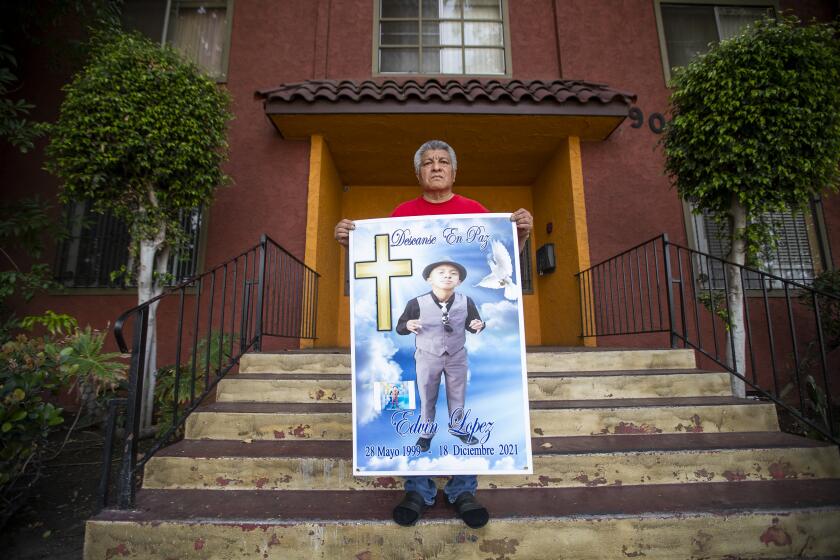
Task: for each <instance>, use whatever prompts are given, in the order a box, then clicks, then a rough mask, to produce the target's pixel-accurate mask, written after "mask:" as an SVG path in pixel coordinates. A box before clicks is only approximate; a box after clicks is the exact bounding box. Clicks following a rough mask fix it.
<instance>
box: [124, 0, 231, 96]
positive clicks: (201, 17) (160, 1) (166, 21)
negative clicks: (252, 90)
mask: <svg viewBox="0 0 840 560" xmlns="http://www.w3.org/2000/svg"><path fill="white" fill-rule="evenodd" d="M228 3H229V2H228V1H227V0H216V1H197V0H170V4H171V7H170V12H169V14H168V17H167V13H166V6H167V1H166V0H126V1H125V2H124V4H123V9H122V19H123V24H124V25H125V27H126V28H127V29H133V30H137V31H140V32H141V33H143V34H144V35H146V36H147V37H149V38H150V39H152V40H154V41H165V42H167V43H169V44H170V45H172V46H173V47H175V48H176V49H178V50H179V51H180V52H181V53H182V54H183V55H184V56H185V57H186V58H187V59H188V60H191V61H193V62H195V63H196V64H197V65H198V66H199V67H200V68H202V69H203V70H204V71H205V72H207V74H208V75H209V76H212V77H213V78H215V79H217V80H225V79H226V77H227V57H228V44H229V42H230V25H229V21H230V11H229V8H228Z"/></svg>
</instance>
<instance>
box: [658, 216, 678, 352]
mask: <svg viewBox="0 0 840 560" xmlns="http://www.w3.org/2000/svg"><path fill="white" fill-rule="evenodd" d="M668 245H669V243H668V234H667V233H663V234H662V257H663V259H664V262H665V290H666V292H667V294H668V332H669V333H670V337H671V348H676V347H677V340H678V339H677V334H676V333H675V332H674V285H673V281H674V279H673V277H672V276H671V249H670V247H669V246H668Z"/></svg>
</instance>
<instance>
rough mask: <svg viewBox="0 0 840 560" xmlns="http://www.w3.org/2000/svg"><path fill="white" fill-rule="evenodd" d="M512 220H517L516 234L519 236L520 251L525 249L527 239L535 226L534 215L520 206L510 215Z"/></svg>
mask: <svg viewBox="0 0 840 560" xmlns="http://www.w3.org/2000/svg"><path fill="white" fill-rule="evenodd" d="M510 221H511V222H516V235H517V237H518V238H519V252H520V253H521V252H522V250H523V249H525V241H527V240H528V237H530V236H531V230H532V229H533V228H534V217H533V216H531V213H530V212H528V211H527V210H525V209H524V208H520V209H519V210H517V211H516V212H514V213H513V214H511V215H510Z"/></svg>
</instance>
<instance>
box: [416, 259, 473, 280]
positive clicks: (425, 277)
mask: <svg viewBox="0 0 840 560" xmlns="http://www.w3.org/2000/svg"><path fill="white" fill-rule="evenodd" d="M442 264H448V265H450V266H454V267H455V268H457V269H458V274H459V276H460V278H459V280H460V281H461V282H463V281H464V278H466V277H467V269H466V268H464V266H463V265H461V264H459V263H456V262H455V261H450V260H442V261H437V262H433V263H432V264H430V265H428V266H427V267H426V268H424V269H423V280H428V279H429V275H430V274H431V273H432V271H433V270H434V269H436V268H437V267H439V266H440V265H442Z"/></svg>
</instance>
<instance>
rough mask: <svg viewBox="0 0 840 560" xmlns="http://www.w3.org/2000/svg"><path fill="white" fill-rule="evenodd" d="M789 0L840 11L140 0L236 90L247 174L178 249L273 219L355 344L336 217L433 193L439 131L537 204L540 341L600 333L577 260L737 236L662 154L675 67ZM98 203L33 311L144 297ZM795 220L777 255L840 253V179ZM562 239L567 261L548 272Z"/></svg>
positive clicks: (31, 189)
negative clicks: (690, 198) (835, 191)
mask: <svg viewBox="0 0 840 560" xmlns="http://www.w3.org/2000/svg"><path fill="white" fill-rule="evenodd" d="M785 10H792V11H793V12H794V13H796V14H797V15H799V16H800V17H801V18H802V19H805V20H807V19H811V18H812V17H813V18H817V19H819V20H822V21H827V20H830V19H832V18H834V17H836V16H837V15H838V13H840V7H838V3H837V2H835V1H828V0H825V1H820V0H810V1H796V2H794V1H775V0H733V1H729V0H717V1H716V2H712V1H711V0H710V1H708V2H707V1H699V0H698V1H694V0H681V1H674V2H671V1H666V0H626V1H614V0H596V1H593V0H283V1H279V0H264V1H261V0H219V1H216V2H194V1H188V0H183V1H178V0H169V1H167V0H125V6H124V12H123V18H124V22H125V24H126V26H127V27H129V28H133V29H137V30H140V31H141V32H143V33H145V34H147V35H148V36H150V37H152V38H154V39H155V40H159V41H165V42H168V43H171V44H173V45H174V46H176V47H177V48H179V49H180V50H181V51H182V52H184V54H185V55H186V56H187V57H189V58H192V59H193V60H195V61H196V62H197V63H198V64H199V65H200V66H202V68H204V69H205V70H206V71H207V72H208V74H210V75H211V76H213V77H215V78H216V79H217V80H218V81H219V82H220V84H223V85H224V87H226V88H227V89H228V90H229V91H230V93H231V95H232V99H233V105H232V111H233V113H234V115H235V119H234V120H233V121H232V122H231V124H230V132H229V141H230V146H231V150H230V161H229V163H228V164H227V166H226V172H227V173H228V175H230V176H231V177H232V179H233V183H232V184H231V185H229V186H225V187H222V188H220V189H219V190H218V192H217V195H216V197H215V200H214V202H213V204H212V205H211V206H210V207H209V208H205V209H201V210H200V211H196V212H195V213H193V214H191V215H190V216H185V217H184V224H185V228H187V229H188V230H189V231H191V233H192V234H193V246H192V249H191V251H190V252H189V254H184V255H181V256H180V258H178V259H176V262H177V263H178V264H179V266H180V267H181V268H180V269H179V272H178V274H179V275H180V276H183V277H186V276H189V275H190V274H191V273H193V272H198V271H200V270H201V269H202V268H206V267H208V266H210V265H213V264H215V263H218V262H221V261H222V260H224V259H226V258H228V257H230V256H232V255H234V254H236V253H238V252H239V251H241V250H242V249H244V248H246V247H249V246H251V245H253V244H254V243H255V242H256V241H257V240H258V238H259V236H260V235H261V234H262V233H267V234H268V235H269V236H271V237H272V238H273V239H275V240H277V241H279V242H280V244H281V245H283V246H284V247H285V248H286V249H288V250H289V251H290V252H291V253H292V254H293V255H295V256H297V257H299V258H300V259H301V260H303V261H305V262H306V264H308V265H309V266H310V267H312V268H314V269H315V270H317V271H318V272H319V273H321V275H322V276H321V279H320V284H319V301H318V305H319V308H318V339H317V340H316V341H314V343H313V344H314V345H316V346H320V347H346V346H347V345H348V342H349V326H348V322H347V317H348V314H349V313H348V300H347V296H346V291H345V277H346V273H345V270H346V254H345V253H344V251H343V250H341V249H340V248H339V247H338V245H337V244H336V243H335V241H334V240H333V238H332V229H333V226H334V225H335V223H336V222H337V221H338V220H339V219H341V218H343V217H347V218H353V219H362V218H373V217H383V216H387V215H388V214H389V213H390V211H391V209H392V208H393V207H394V206H395V205H396V204H397V203H398V202H401V201H403V200H406V199H408V198H411V197H415V196H418V195H419V189H418V187H417V186H416V180H415V178H414V176H413V168H412V161H411V158H412V156H413V153H414V150H415V149H416V147H417V146H419V145H420V144H421V143H422V142H423V141H425V140H428V139H430V138H439V139H442V140H445V141H447V142H449V143H450V144H451V145H452V146H453V147H454V148H455V150H456V151H457V154H458V160H459V169H458V176H457V181H456V192H458V193H460V194H463V195H465V196H468V197H471V198H475V199H477V200H479V201H481V202H482V203H483V204H484V205H485V206H486V207H487V208H489V209H490V210H491V211H498V212H504V211H513V210H515V209H517V208H519V207H524V208H526V209H528V210H530V211H531V213H532V214H533V215H534V217H535V227H534V232H533V236H532V239H531V242H530V245H529V247H528V252H527V254H526V258H525V259H523V260H525V261H526V268H527V269H528V271H527V272H528V274H527V276H528V280H527V282H526V295H525V297H524V305H525V314H526V315H525V322H526V331H527V333H526V334H527V344H529V345H531V346H540V345H543V346H546V345H560V346H578V345H584V344H587V343H588V344H592V343H593V341H592V340H591V339H583V338H581V337H580V332H581V314H580V295H579V289H578V285H577V280H576V278H575V276H574V274H575V273H577V272H578V271H580V270H583V269H585V268H587V267H589V266H590V265H591V264H594V263H597V262H600V261H602V260H604V259H606V258H608V257H610V256H612V255H614V254H616V253H619V252H621V251H623V250H624V249H626V248H628V247H630V246H633V245H635V244H637V243H640V242H642V241H645V240H647V239H650V238H652V237H654V236H656V235H658V234H660V233H667V234H668V235H669V238H670V239H671V240H672V241H674V242H676V243H679V244H681V245H685V246H687V247H691V248H695V249H698V250H701V251H704V252H711V253H713V254H719V255H721V254H723V253H724V251H725V247H724V246H723V245H722V244H721V243H720V241H719V235H718V233H719V232H717V231H716V230H715V226H714V223H713V222H712V221H711V220H708V219H704V217H703V216H697V215H695V214H693V213H692V212H691V209H690V208H689V207H688V205H687V204H686V203H685V202H684V201H682V200H680V199H679V197H678V196H677V193H676V191H675V190H674V189H673V188H672V187H671V186H670V182H669V180H668V178H667V177H665V176H664V173H663V155H662V150H661V147H660V146H659V145H658V141H659V139H660V138H661V136H660V134H661V132H662V128H663V126H664V125H665V123H666V119H667V107H668V95H669V90H668V86H667V83H668V79H669V76H670V68H672V67H674V66H678V65H681V64H685V63H686V62H687V61H688V60H690V58H691V57H692V56H694V55H696V53H698V52H702V51H703V50H704V49H705V48H706V45H707V44H708V43H709V42H712V41H717V40H720V39H725V38H726V37H729V36H731V35H733V34H735V33H737V32H738V30H739V29H741V27H742V26H743V25H745V24H747V23H749V22H750V21H753V20H754V19H756V18H759V17H761V16H762V15H763V14H764V13H767V12H772V13H779V12H782V11H785ZM45 53H46V51H44V50H43V49H32V50H31V51H29V52H27V53H26V55H25V56H23V57H22V58H21V68H20V71H21V76H22V80H21V82H22V84H23V87H22V90H21V95H23V96H24V97H26V98H27V99H28V100H30V101H32V102H33V103H34V104H35V105H36V106H37V107H38V114H37V115H36V116H37V117H38V118H41V119H44V120H49V119H52V118H55V116H56V115H57V105H58V103H60V99H61V97H60V91H59V88H60V85H61V84H62V83H63V82H64V81H66V78H67V76H66V75H62V74H61V73H60V72H59V73H45V72H44V71H43V69H44V68H46V67H48V66H47V64H48V61H47V60H46V57H47V55H46V54H45ZM41 153H42V152H38V153H36V154H34V155H18V154H16V153H13V152H12V151H11V150H6V151H4V155H3V157H4V160H5V161H6V164H5V165H4V166H3V169H2V171H0V173H2V180H3V183H4V185H5V186H4V197H5V196H8V197H9V198H14V197H19V196H23V195H31V194H40V195H41V196H42V197H43V198H47V199H49V198H51V197H53V196H54V194H55V192H56V189H57V185H56V183H55V180H54V179H53V178H52V177H50V176H49V175H47V174H46V173H44V172H43V171H41V169H40V168H41V165H42V161H41V160H40V159H39V158H41V155H40V154H41ZM86 212H87V211H86V209H85V207H84V206H83V205H77V206H75V207H73V208H72V209H71V212H70V215H71V216H75V218H76V221H75V222H73V224H75V225H73V224H71V228H70V231H71V236H70V239H68V240H67V241H65V242H63V243H62V244H61V245H60V246H58V247H56V248H55V254H54V255H52V256H51V258H52V260H53V262H54V263H55V268H56V275H57V277H58V278H59V279H60V280H61V281H62V282H63V283H64V284H65V285H66V286H67V289H66V290H65V291H64V292H63V293H54V294H49V295H43V296H39V297H37V298H36V299H34V300H33V301H32V302H30V303H29V304H26V305H25V306H22V308H23V310H24V311H23V312H24V313H26V312H27V311H32V312H40V311H43V310H44V309H54V310H60V311H63V312H66V313H70V314H73V315H75V316H77V317H78V318H79V320H80V323H82V324H85V323H90V324H92V325H94V326H98V327H104V326H105V324H106V323H108V322H109V321H111V322H112V321H113V320H114V318H115V317H117V316H118V315H119V314H120V312H122V311H123V310H125V309H126V308H128V307H130V306H132V305H133V304H134V303H135V299H136V293H134V292H133V291H131V290H127V289H124V288H117V287H114V286H113V285H112V284H111V280H110V276H109V274H108V273H109V271H110V270H111V269H113V268H116V266H117V265H118V264H119V263H121V262H123V263H124V260H125V259H126V258H127V257H126V256H125V255H126V251H125V243H126V238H125V234H124V230H120V226H119V224H114V223H112V222H110V221H108V220H107V219H106V218H96V219H95V220H87V221H84V220H81V218H83V217H84V216H85V215H86ZM777 219H778V220H777V221H778V223H779V224H781V225H780V227H781V228H782V231H781V239H782V242H781V243H780V247H779V250H778V251H777V255H776V256H774V257H773V258H771V259H769V260H768V262H767V263H766V265H767V268H768V269H769V270H770V271H771V272H774V273H776V274H779V275H781V276H784V277H787V278H792V279H799V280H802V281H807V280H809V279H810V278H812V277H813V276H814V275H815V274H817V273H819V272H820V271H821V270H826V269H833V268H836V267H837V257H836V256H834V254H833V253H832V247H834V248H835V252H837V251H840V249H837V248H838V247H840V197H837V196H826V197H824V198H823V199H821V200H818V201H815V202H814V204H813V205H812V208H811V210H810V212H804V213H797V214H789V215H780V216H778V217H777ZM97 220H98V221H97ZM91 221H93V222H95V223H93V224H91ZM83 224H84V225H83ZM546 244H552V245H553V247H554V251H555V255H556V261H557V266H556V269H555V270H554V271H553V272H549V273H545V274H539V273H538V267H537V262H536V256H535V255H536V250H537V249H538V248H539V247H542V246H544V245H546ZM120 259H122V260H120ZM665 342H666V341H665V340H664V339H662V338H645V337H636V338H623V337H618V338H611V339H599V341H598V344H599V345H602V344H606V345H610V344H616V345H637V344H639V345H645V344H655V345H663V344H664V343H665ZM164 344H165V342H164ZM280 344H281V345H283V344H286V345H288V344H289V343H288V342H281V343H280ZM295 344H296V343H295ZM305 344H308V343H305Z"/></svg>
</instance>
